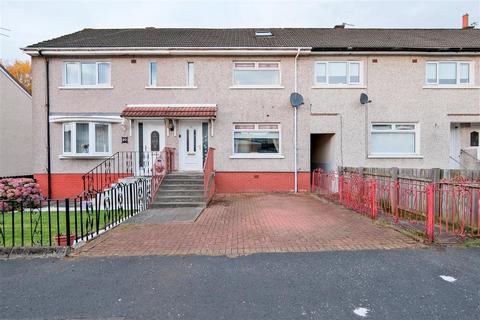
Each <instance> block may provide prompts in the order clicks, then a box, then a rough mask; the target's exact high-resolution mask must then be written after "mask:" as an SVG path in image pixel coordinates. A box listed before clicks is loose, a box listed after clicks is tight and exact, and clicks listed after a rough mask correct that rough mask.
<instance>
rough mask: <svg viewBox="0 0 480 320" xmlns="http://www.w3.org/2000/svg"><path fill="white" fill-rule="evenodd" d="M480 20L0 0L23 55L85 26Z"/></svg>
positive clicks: (247, 4) (354, 6)
mask: <svg viewBox="0 0 480 320" xmlns="http://www.w3.org/2000/svg"><path fill="white" fill-rule="evenodd" d="M466 12H468V13H469V14H470V21H471V22H478V21H479V20H480V0H453V1H439V0H423V1H422V0H416V1H411V0H397V1H393V0H383V1H367V0H356V1H341V0H337V1H332V0H330V1H323V0H312V1H308V0H296V1H287V0H278V1H273V0H257V1H253V0H250V1H249V0H244V1H243V0H237V1H230V0H224V1H219V0H190V1H183V0H165V1H161V0H157V1H148V0H144V1H132V0H130V1H124V0H116V1H113V0H104V1H98V0H97V1H90V0H83V1H79V0H77V1H71V0H61V1H60V0H58V1H41V0H37V1H32V0H30V1H21V0H16V1H13V0H0V28H6V29H9V30H10V31H8V30H4V29H0V33H3V34H6V35H8V37H6V36H2V35H0V57H1V59H2V61H3V62H4V63H9V62H12V61H13V60H14V59H28V56H27V55H25V54H24V53H22V51H21V50H20V49H19V48H20V47H24V46H27V45H29V44H33V43H36V42H39V41H42V40H46V39H51V38H55V37H58V36H61V35H64V34H68V33H71V32H75V31H77V30H80V29H83V28H87V27H88V28H129V27H146V26H151V27H199V28H200V27H205V28H224V27H268V26H271V27H333V26H334V25H335V24H339V23H342V22H347V23H350V24H353V25H355V28H366V27H370V28H371V27H375V28H460V27H461V18H462V15H463V14H464V13H466Z"/></svg>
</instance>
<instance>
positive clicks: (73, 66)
mask: <svg viewBox="0 0 480 320" xmlns="http://www.w3.org/2000/svg"><path fill="white" fill-rule="evenodd" d="M110 80H111V73H110V62H97V61H85V62H79V61H69V62H65V63H64V68H63V85H64V86H66V87H68V86H72V87H101V86H110V82H111V81H110Z"/></svg>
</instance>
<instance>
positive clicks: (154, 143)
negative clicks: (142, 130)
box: [150, 131, 160, 151]
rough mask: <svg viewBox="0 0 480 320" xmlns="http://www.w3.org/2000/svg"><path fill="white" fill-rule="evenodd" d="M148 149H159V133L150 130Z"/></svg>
mask: <svg viewBox="0 0 480 320" xmlns="http://www.w3.org/2000/svg"><path fill="white" fill-rule="evenodd" d="M150 151H160V134H159V133H158V131H152V133H151V134H150Z"/></svg>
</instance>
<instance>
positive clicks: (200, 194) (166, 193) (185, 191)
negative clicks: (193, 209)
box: [158, 189, 203, 197]
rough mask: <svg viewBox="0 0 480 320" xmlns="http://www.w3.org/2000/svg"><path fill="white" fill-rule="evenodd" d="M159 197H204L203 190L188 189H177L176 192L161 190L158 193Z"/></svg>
mask: <svg viewBox="0 0 480 320" xmlns="http://www.w3.org/2000/svg"><path fill="white" fill-rule="evenodd" d="M158 195H159V196H162V197H163V196H165V197H169V196H192V197H203V190H201V189H198V190H188V189H176V190H166V189H164V190H161V191H160V192H159V193H158Z"/></svg>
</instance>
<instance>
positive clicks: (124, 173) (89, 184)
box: [82, 151, 160, 194]
mask: <svg viewBox="0 0 480 320" xmlns="http://www.w3.org/2000/svg"><path fill="white" fill-rule="evenodd" d="M159 155H160V151H118V152H116V153H114V154H113V155H112V156H110V157H108V158H106V159H105V160H103V161H102V162H101V163H99V164H98V165H97V166H95V167H94V168H93V169H92V170H90V171H88V172H87V173H85V174H84V175H83V176H82V180H83V193H84V194H87V193H98V192H102V191H103V190H105V189H106V188H109V187H111V186H112V184H114V183H117V182H118V181H120V179H123V178H128V177H145V176H148V177H149V176H152V170H153V164H154V162H155V159H156V158H157V157H158V156H159Z"/></svg>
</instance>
